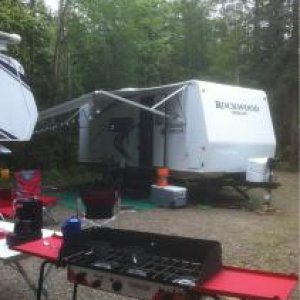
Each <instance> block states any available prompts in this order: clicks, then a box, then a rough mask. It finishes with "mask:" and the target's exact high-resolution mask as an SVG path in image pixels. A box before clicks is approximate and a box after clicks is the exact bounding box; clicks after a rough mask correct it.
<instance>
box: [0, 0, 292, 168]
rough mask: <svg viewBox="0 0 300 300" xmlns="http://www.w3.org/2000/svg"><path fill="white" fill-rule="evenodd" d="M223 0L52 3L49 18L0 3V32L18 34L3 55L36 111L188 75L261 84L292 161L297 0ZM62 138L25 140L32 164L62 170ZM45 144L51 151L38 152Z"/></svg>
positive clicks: (8, 1) (42, 11)
mask: <svg viewBox="0 0 300 300" xmlns="http://www.w3.org/2000/svg"><path fill="white" fill-rule="evenodd" d="M228 2H229V1H226V0H221V1H220V0H218V1H217V0H173V1H170V0H72V1H71V0H60V4H61V5H60V6H61V10H60V11H59V12H58V13H57V15H54V16H53V15H51V14H50V13H49V12H48V11H47V10H46V8H45V7H44V5H43V2H42V1H39V2H37V4H36V5H35V6H34V7H33V8H32V7H31V8H30V7H29V6H28V5H27V4H22V2H21V1H17V0H2V1H1V7H0V30H3V31H13V32H17V33H19V34H21V35H22V37H23V42H22V45H21V47H13V48H11V51H10V52H11V54H13V55H14V56H16V57H17V58H19V59H20V61H21V63H22V64H23V65H24V67H25V70H27V73H28V74H29V76H30V78H31V82H32V84H33V90H34V93H35V95H36V99H37V102H38V105H39V107H40V108H44V107H48V106H51V105H52V104H54V103H58V102H63V101H66V100H68V99H71V98H74V97H76V96H78V95H80V94H82V93H86V92H90V91H92V90H95V89H116V88H121V87H128V86H151V85H159V84H164V83H169V82H175V81H181V80H188V79H192V78H198V79H202V80H211V81H219V82H228V83H232V84H239V85H242V86H247V87H255V88H262V89H265V90H266V91H267V93H268V95H269V100H270V102H271V108H272V112H273V113H272V115H273V117H274V120H275V129H276V133H277V137H278V138H279V147H280V149H279V150H280V151H279V152H280V153H283V155H284V156H287V155H289V156H291V157H290V158H291V159H293V160H295V157H297V139H298V129H297V126H298V121H297V114H298V109H297V106H298V104H297V100H298V82H297V79H298V75H297V72H298V70H297V63H296V62H297V60H298V58H297V45H298V32H297V31H298V26H297V24H298V13H297V12H298V2H297V1H296V0H286V1H280V0H274V1H271V0H264V1H262V0H253V1H244V0H235V1H231V2H232V4H231V5H230V4H228ZM55 53H56V54H57V55H56V54H55ZM70 137H72V135H70ZM44 139H45V140H44ZM66 139H67V138H66V137H65V136H64V135H61V137H60V135H59V134H58V136H52V135H51V136H50V137H45V138H44V137H43V138H42V139H40V142H36V141H34V144H35V145H36V146H37V149H39V150H41V149H42V150H43V153H47V155H46V156H44V157H47V159H45V158H44V157H43V156H42V155H40V158H41V161H42V162H43V164H42V165H45V166H46V165H50V164H52V165H54V166H58V165H61V164H62V161H64V159H66V157H65V154H64V151H65V149H64V146H62V145H63V144H64V143H65V142H66V141H65V140H66ZM74 139H75V140H76V139H77V138H76V136H74ZM46 140H48V141H51V143H53V147H50V148H49V149H48V148H47V147H46V149H44V148H45V147H43V143H45V142H46ZM36 143H37V144H36ZM70 143H72V142H71V140H70ZM48 144H49V143H48ZM31 149H32V148H31ZM71 149H76V145H73V144H72V146H71ZM286 149H289V154H287V155H286V154H285V153H286V152H287V151H286ZM32 151H35V150H32ZM74 151H75V150H74ZM35 155H38V153H36V154H35ZM59 157H60V158H59ZM71 157H72V158H74V160H76V159H75V155H73V156H71ZM67 161H68V160H67ZM50 162H52V163H50ZM70 163H71V162H70Z"/></svg>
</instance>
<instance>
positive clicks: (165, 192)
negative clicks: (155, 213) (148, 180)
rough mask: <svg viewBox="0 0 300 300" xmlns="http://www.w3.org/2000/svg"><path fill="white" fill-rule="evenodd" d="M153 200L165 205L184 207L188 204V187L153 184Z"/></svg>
mask: <svg viewBox="0 0 300 300" xmlns="http://www.w3.org/2000/svg"><path fill="white" fill-rule="evenodd" d="M151 201H152V202H153V203H155V204H158V205H159V206H163V207H182V206H185V205H186V204H187V189H186V188H185V187H181V186H174V185H167V186H157V185H152V186H151Z"/></svg>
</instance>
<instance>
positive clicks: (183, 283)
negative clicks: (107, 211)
mask: <svg viewBox="0 0 300 300" xmlns="http://www.w3.org/2000/svg"><path fill="white" fill-rule="evenodd" d="M82 245H84V246H82ZM61 262H62V263H63V264H66V265H67V266H68V279H69V281H71V282H73V283H75V284H80V285H85V286H89V287H93V288H97V289H102V290H105V291H108V292H112V293H117V294H122V295H126V296H131V297H135V298H139V299H151V298H152V297H153V295H155V294H156V293H157V292H158V291H161V290H163V291H172V292H174V291H176V292H180V291H186V290H190V289H193V287H195V286H196V285H201V284H202V283H203V282H205V281H206V280H208V279H210V278H211V277H212V276H213V275H214V274H215V273H217V272H218V271H219V270H220V268H221V265H222V263H221V245H220V243H219V242H217V241H210V240H200V239H192V238H183V237H175V236H167V235H161V234H154V233H146V232H137V231H128V230H120V229H111V228H90V229H88V230H84V231H83V232H82V236H81V237H78V238H77V241H75V240H73V241H72V242H68V243H65V244H64V246H63V249H62V252H61Z"/></svg>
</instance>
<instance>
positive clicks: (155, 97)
mask: <svg viewBox="0 0 300 300" xmlns="http://www.w3.org/2000/svg"><path fill="white" fill-rule="evenodd" d="M78 108H79V111H78V113H79V127H80V132H79V140H80V147H79V161H81V162H109V163H110V164H112V165H115V166H120V167H126V166H127V167H159V166H164V167H168V168H170V169H171V170H175V171H183V172H189V173H194V174H195V173H198V174H237V173H238V174H246V173H247V179H248V181H254V182H268V181H269V180H270V176H269V175H270V172H269V170H268V162H269V159H272V158H274V155H275V148H276V139H275V135H274V130H273V124H272V119H271V115H270V110H269V105H268V101H267V96H266V94H265V92H263V91H261V90H254V89H248V88H242V87H237V86H231V85H224V84H218V83H212V82H205V81H198V80H191V81H186V82H180V83H175V84H170V85H165V86H159V87H152V88H127V89H121V90H116V91H110V92H107V91H103V90H99V91H95V92H93V93H90V94H86V95H83V96H81V97H79V98H77V99H75V100H72V101H69V102H66V103H63V104H61V105H59V106H57V107H54V108H50V109H48V110H46V111H44V112H41V114H40V121H46V120H47V119H49V118H53V117H55V116H57V115H60V114H62V113H66V112H68V111H70V110H74V109H78ZM75 115H76V113H75Z"/></svg>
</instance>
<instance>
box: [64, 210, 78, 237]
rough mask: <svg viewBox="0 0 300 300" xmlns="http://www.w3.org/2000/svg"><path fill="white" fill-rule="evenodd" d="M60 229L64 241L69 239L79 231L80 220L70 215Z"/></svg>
mask: <svg viewBox="0 0 300 300" xmlns="http://www.w3.org/2000/svg"><path fill="white" fill-rule="evenodd" d="M61 231H62V233H63V238H64V241H70V240H72V239H73V238H76V237H78V236H79V235H80V233H81V222H80V220H79V219H78V218H77V217H75V216H72V217H70V218H68V219H67V220H66V221H65V222H64V223H63V225H62V227H61Z"/></svg>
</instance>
